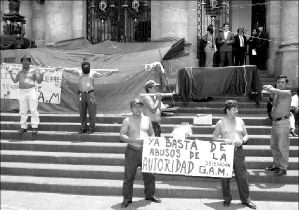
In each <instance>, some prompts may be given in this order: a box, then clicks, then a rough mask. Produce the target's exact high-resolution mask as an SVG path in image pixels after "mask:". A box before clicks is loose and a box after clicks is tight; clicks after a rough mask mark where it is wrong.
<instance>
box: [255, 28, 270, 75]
mask: <svg viewBox="0 0 299 210" xmlns="http://www.w3.org/2000/svg"><path fill="white" fill-rule="evenodd" d="M257 37H258V39H257V45H256V53H257V67H258V69H261V70H266V68H267V65H266V61H267V57H268V45H269V42H268V35H267V33H266V32H265V31H264V27H263V26H259V27H258V36H257Z"/></svg>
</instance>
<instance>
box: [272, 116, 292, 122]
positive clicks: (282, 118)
mask: <svg viewBox="0 0 299 210" xmlns="http://www.w3.org/2000/svg"><path fill="white" fill-rule="evenodd" d="M289 117H290V116H289V115H288V116H284V117H279V118H276V119H274V118H273V119H272V120H273V121H280V120H286V119H289Z"/></svg>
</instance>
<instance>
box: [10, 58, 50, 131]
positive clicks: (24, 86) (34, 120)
mask: <svg viewBox="0 0 299 210" xmlns="http://www.w3.org/2000/svg"><path fill="white" fill-rule="evenodd" d="M21 63H22V65H23V68H22V70H21V71H19V72H18V73H17V74H16V76H14V75H13V74H12V69H9V70H8V71H9V74H10V77H11V79H12V81H13V82H14V83H17V82H19V88H20V89H19V106H20V108H19V109H20V116H21V119H20V124H21V129H20V130H19V131H18V133H19V134H23V133H25V132H27V128H28V125H27V118H28V110H30V113H31V127H32V134H37V133H38V124H39V116H38V111H37V106H38V95H37V89H36V87H35V82H37V83H38V84H40V83H41V82H42V81H43V77H44V71H42V72H41V70H40V69H30V64H31V58H30V57H26V56H24V57H22V58H21Z"/></svg>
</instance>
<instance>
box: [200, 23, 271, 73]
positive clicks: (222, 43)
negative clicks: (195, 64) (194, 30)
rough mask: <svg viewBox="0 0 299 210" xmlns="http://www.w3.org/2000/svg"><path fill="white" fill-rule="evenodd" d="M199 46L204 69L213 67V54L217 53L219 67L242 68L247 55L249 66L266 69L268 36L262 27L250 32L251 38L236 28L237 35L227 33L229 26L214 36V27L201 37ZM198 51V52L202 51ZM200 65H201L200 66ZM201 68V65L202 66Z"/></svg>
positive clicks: (226, 24)
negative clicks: (233, 66)
mask: <svg viewBox="0 0 299 210" xmlns="http://www.w3.org/2000/svg"><path fill="white" fill-rule="evenodd" d="M199 45H200V46H202V47H201V48H203V50H204V53H203V54H204V56H201V57H200V58H201V59H202V58H203V57H205V59H203V60H205V65H204V66H206V67H213V64H215V61H214V58H215V57H214V54H215V52H216V51H218V52H219V66H221V67H222V66H232V65H235V66H242V65H244V64H246V55H247V54H248V55H249V64H250V65H256V66H257V68H258V69H261V70H265V69H266V59H267V51H268V45H269V41H268V36H267V33H266V32H265V31H264V27H263V26H262V25H260V26H259V27H258V29H256V28H254V29H253V30H252V34H251V36H249V35H246V34H245V33H244V29H243V28H238V29H237V33H233V32H230V31H229V24H228V23H224V24H223V30H221V31H220V32H219V33H218V34H217V35H215V30H214V26H213V25H212V24H211V25H209V26H208V28H207V33H206V34H204V35H203V36H202V37H201V42H199ZM203 50H202V49H198V51H199V52H201V51H203ZM201 65H202V64H201ZM202 66H203V65H202Z"/></svg>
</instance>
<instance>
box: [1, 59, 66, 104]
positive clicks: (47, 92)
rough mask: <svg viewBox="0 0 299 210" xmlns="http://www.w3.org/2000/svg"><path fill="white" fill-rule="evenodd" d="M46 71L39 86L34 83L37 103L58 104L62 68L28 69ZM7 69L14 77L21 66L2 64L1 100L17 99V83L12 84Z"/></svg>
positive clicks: (32, 67)
mask: <svg viewBox="0 0 299 210" xmlns="http://www.w3.org/2000/svg"><path fill="white" fill-rule="evenodd" d="M38 68H40V69H42V70H44V69H46V70H47V71H46V72H45V73H44V77H43V81H42V83H41V84H38V83H36V84H35V85H36V87H37V89H38V102H42V103H52V104H60V99H61V82H62V68H59V67H57V68H55V67H38V66H34V65H31V66H30V69H38ZM8 69H11V70H12V74H14V75H16V74H17V72H18V71H20V70H21V69H22V65H21V64H11V63H3V64H2V65H1V98H6V99H18V98H19V83H14V82H13V81H12V79H11V77H10V74H9V72H8Z"/></svg>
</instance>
